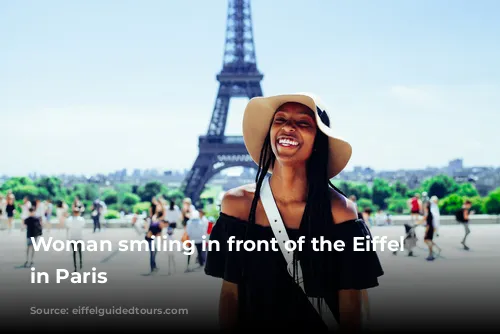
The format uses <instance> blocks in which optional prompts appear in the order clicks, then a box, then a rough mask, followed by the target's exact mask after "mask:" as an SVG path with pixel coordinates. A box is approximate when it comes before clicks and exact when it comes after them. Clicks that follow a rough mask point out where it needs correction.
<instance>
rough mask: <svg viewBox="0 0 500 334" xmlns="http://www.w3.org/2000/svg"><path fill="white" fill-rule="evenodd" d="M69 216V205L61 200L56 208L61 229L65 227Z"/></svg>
mask: <svg viewBox="0 0 500 334" xmlns="http://www.w3.org/2000/svg"><path fill="white" fill-rule="evenodd" d="M67 216H68V204H66V202H64V201H62V200H59V201H57V206H56V217H57V221H58V222H59V227H61V228H62V227H65V226H66V224H65V221H66V217H67Z"/></svg>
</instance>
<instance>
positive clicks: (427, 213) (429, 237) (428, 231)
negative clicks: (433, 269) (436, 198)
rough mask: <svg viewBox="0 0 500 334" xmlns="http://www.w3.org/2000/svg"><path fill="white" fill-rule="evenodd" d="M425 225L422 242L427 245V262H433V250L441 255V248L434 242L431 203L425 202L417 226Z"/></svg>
mask: <svg viewBox="0 0 500 334" xmlns="http://www.w3.org/2000/svg"><path fill="white" fill-rule="evenodd" d="M424 222H425V223H426V225H425V236H424V242H425V243H426V244H427V246H428V247H429V256H428V257H427V259H426V260H427V261H434V260H435V257H434V252H433V248H434V247H435V248H437V249H438V252H439V253H438V255H439V254H441V248H440V247H439V246H438V245H437V244H436V243H435V242H434V240H433V239H434V233H435V228H434V215H433V214H432V210H431V202H429V201H427V202H426V205H425V208H424V218H423V219H422V220H421V222H419V224H423V223H424Z"/></svg>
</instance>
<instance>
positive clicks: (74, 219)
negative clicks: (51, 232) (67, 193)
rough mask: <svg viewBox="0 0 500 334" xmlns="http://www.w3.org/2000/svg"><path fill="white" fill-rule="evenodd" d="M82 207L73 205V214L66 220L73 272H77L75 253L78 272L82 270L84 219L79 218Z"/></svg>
mask: <svg viewBox="0 0 500 334" xmlns="http://www.w3.org/2000/svg"><path fill="white" fill-rule="evenodd" d="M82 209H83V208H82V206H81V205H79V204H76V205H73V206H72V210H73V213H72V215H71V216H70V217H68V219H66V227H67V230H66V231H67V238H68V240H70V241H74V242H73V243H72V247H73V264H74V267H75V272H77V271H78V267H77V266H76V253H77V252H78V256H79V260H80V262H79V264H80V270H82V269H83V259H82V242H83V229H84V228H85V218H83V217H82V216H81V214H82V213H81V211H82Z"/></svg>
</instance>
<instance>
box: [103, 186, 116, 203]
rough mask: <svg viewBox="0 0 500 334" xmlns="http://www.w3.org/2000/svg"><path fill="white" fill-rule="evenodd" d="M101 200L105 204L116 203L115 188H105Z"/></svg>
mask: <svg viewBox="0 0 500 334" xmlns="http://www.w3.org/2000/svg"><path fill="white" fill-rule="evenodd" d="M102 200H103V201H104V203H106V205H112V204H117V203H118V193H117V192H116V190H113V189H107V190H106V191H104V192H103V194H102Z"/></svg>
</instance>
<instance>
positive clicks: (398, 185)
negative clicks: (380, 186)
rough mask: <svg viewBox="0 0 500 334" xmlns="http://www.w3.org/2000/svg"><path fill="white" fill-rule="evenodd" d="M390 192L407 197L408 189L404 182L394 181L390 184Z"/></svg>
mask: <svg viewBox="0 0 500 334" xmlns="http://www.w3.org/2000/svg"><path fill="white" fill-rule="evenodd" d="M391 189H392V192H393V193H395V194H399V195H401V197H403V198H405V197H408V193H409V191H410V189H409V188H408V186H407V185H406V184H404V183H403V182H401V181H396V182H395V183H394V184H393V185H392V186H391Z"/></svg>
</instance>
